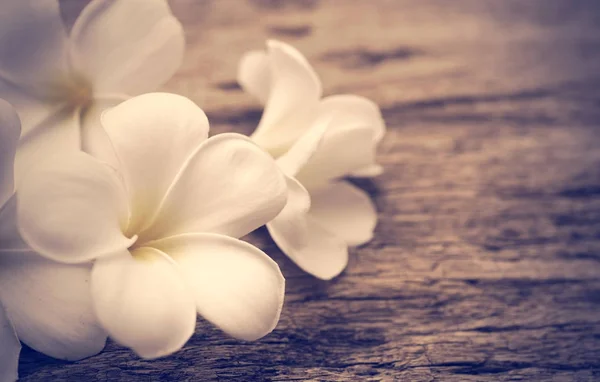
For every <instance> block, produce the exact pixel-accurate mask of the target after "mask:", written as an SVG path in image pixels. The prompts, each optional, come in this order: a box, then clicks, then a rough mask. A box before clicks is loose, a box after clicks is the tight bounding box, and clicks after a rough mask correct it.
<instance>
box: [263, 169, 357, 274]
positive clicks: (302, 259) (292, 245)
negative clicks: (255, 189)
mask: <svg viewBox="0 0 600 382" xmlns="http://www.w3.org/2000/svg"><path fill="white" fill-rule="evenodd" d="M287 182H288V202H287V204H286V206H285V208H284V209H283V211H281V213H280V214H279V215H278V216H277V217H276V218H275V219H273V220H272V221H271V222H270V223H268V224H267V229H268V230H269V233H270V234H271V237H272V238H273V240H274V241H275V243H276V244H277V246H278V247H279V248H280V249H281V250H282V251H283V252H284V253H285V254H286V255H288V256H289V258H290V259H292V260H293V261H294V262H295V263H296V264H297V265H298V266H299V267H300V268H302V269H303V270H304V271H306V272H308V273H310V274H311V275H313V276H315V277H318V278H320V279H323V280H330V279H332V278H333V277H335V276H337V275H338V274H340V273H341V272H342V271H343V270H344V268H346V265H347V263H348V247H347V246H346V243H345V242H344V241H343V240H342V239H341V238H339V237H337V236H335V235H334V234H332V233H330V232H329V231H328V230H326V229H325V228H324V227H322V226H321V225H320V224H319V223H318V222H317V221H315V220H313V219H312V218H311V216H310V215H307V212H308V211H309V209H310V197H309V195H308V192H307V191H306V189H305V188H304V187H303V186H302V185H301V184H300V183H299V182H298V181H297V180H296V179H294V178H289V177H288V178H287Z"/></svg>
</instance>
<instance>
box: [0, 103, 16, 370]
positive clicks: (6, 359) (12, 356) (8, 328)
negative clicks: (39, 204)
mask: <svg viewBox="0 0 600 382" xmlns="http://www.w3.org/2000/svg"><path fill="white" fill-rule="evenodd" d="M20 132H21V123H20V121H19V117H18V116H17V113H16V112H15V110H14V109H13V108H12V107H11V106H10V105H9V104H8V103H7V102H6V101H4V100H2V99H0V211H2V209H4V208H5V206H6V205H7V202H8V201H9V199H11V198H13V194H14V190H15V186H14V176H13V173H14V161H15V152H16V150H17V142H18V140H19V134H20ZM1 255H2V254H1V253H0V256H1ZM20 352H21V343H20V342H19V339H18V338H17V334H16V332H15V329H14V327H13V325H12V323H11V321H10V319H9V318H8V314H7V312H6V311H5V309H4V306H3V304H2V301H1V300H0V381H16V380H17V376H18V368H19V353H20Z"/></svg>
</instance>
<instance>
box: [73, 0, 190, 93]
mask: <svg viewBox="0 0 600 382" xmlns="http://www.w3.org/2000/svg"><path fill="white" fill-rule="evenodd" d="M71 41H72V42H73V48H72V51H71V58H72V60H73V63H74V66H75V67H76V68H77V69H78V70H80V71H81V72H83V73H84V75H85V76H86V77H87V78H90V79H91V81H92V83H93V86H94V90H95V91H97V92H122V93H126V94H129V95H136V94H142V93H145V92H148V91H152V90H154V89H156V88H158V87H159V86H161V85H162V84H163V83H165V82H166V81H167V80H168V79H169V78H171V76H172V75H173V74H174V73H175V71H176V70H177V68H179V66H180V65H181V61H182V60H183V51H184V46H185V39H184V34H183V29H182V27H181V24H180V23H179V21H177V19H175V17H173V15H172V14H171V10H170V8H169V4H168V3H167V2H166V1H164V0H127V1H117V0H94V1H92V2H91V3H90V4H88V5H87V6H86V7H85V8H84V10H83V11H82V12H81V15H80V16H79V18H78V19H77V20H76V21H75V24H74V25H73V30H72V32H71Z"/></svg>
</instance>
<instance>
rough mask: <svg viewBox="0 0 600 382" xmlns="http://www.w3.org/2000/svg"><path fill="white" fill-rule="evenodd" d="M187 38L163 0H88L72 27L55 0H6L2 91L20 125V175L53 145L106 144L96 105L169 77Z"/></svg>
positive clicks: (1, 20)
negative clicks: (18, 116) (61, 15)
mask: <svg viewBox="0 0 600 382" xmlns="http://www.w3.org/2000/svg"><path fill="white" fill-rule="evenodd" d="M184 45H185V44H184V34H183V30H182V27H181V25H180V23H179V22H178V21H177V20H176V19H175V18H174V17H173V15H172V14H171V11H170V9H169V5H168V3H167V1H166V0H92V1H91V2H90V3H89V4H88V5H87V6H86V7H85V8H84V9H83V11H82V12H81V14H80V16H79V18H78V19H77V20H76V21H75V24H74V25H73V29H72V30H71V33H70V35H68V34H67V32H66V29H65V26H64V25H63V22H62V20H61V17H60V11H59V3H58V0H3V1H2V9H1V11H0V98H4V99H6V100H7V101H9V102H10V103H11V104H13V105H14V106H15V108H16V109H17V112H18V113H19V115H20V117H21V122H22V126H23V131H22V135H21V142H20V147H19V149H18V152H17V159H16V175H17V178H19V177H20V176H21V174H22V173H23V171H25V170H26V169H28V168H29V167H30V166H31V165H33V164H35V163H38V162H40V161H43V160H45V158H46V157H47V156H48V155H50V154H52V153H56V152H64V151H67V150H68V151H79V150H80V149H84V150H86V151H88V152H91V151H95V150H103V149H104V147H103V146H104V145H105V144H106V137H104V136H103V135H102V130H101V128H100V127H99V115H100V112H101V111H102V110H103V109H105V108H107V107H111V106H114V105H116V104H118V103H120V102H121V101H123V100H125V99H127V98H128V96H133V95H137V94H142V93H146V92H148V91H152V90H155V89H156V88H157V87H159V86H160V85H162V84H163V83H164V82H166V81H167V80H168V79H169V78H170V77H171V76H172V75H173V73H174V72H175V71H176V69H177V68H178V67H179V65H180V63H181V61H182V57H183V51H184Z"/></svg>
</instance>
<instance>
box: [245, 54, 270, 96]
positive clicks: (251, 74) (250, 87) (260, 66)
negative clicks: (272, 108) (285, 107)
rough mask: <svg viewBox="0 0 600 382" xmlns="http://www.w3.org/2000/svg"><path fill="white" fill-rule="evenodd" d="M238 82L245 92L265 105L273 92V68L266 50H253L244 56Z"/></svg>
mask: <svg viewBox="0 0 600 382" xmlns="http://www.w3.org/2000/svg"><path fill="white" fill-rule="evenodd" d="M237 80H238V83H239V84H240V86H241V87H242V89H244V91H246V92H248V93H250V94H251V95H252V96H254V97H256V98H258V100H259V101H260V103H262V104H263V105H264V104H265V103H266V102H267V100H268V98H269V93H270V91H271V66H270V61H269V56H268V55H267V52H265V51H264V50H252V51H250V52H247V53H246V54H244V55H243V56H242V59H241V60H240V64H239V67H238V74H237Z"/></svg>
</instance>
